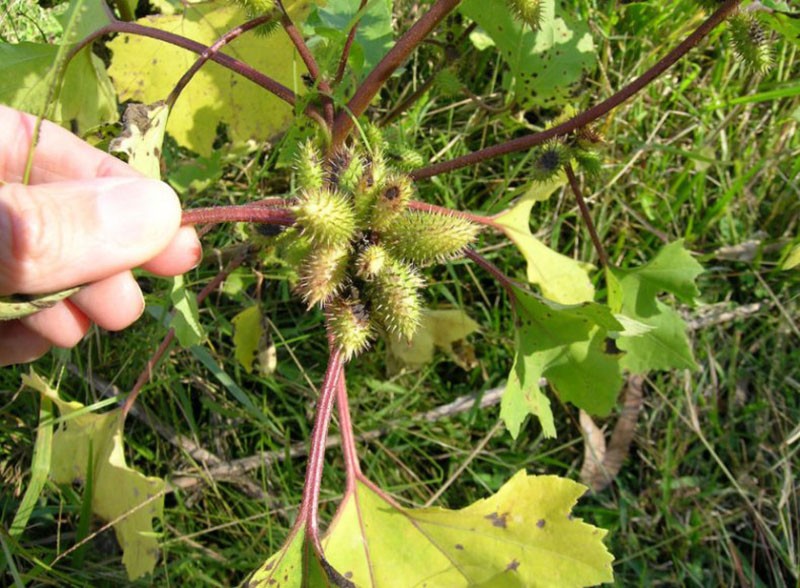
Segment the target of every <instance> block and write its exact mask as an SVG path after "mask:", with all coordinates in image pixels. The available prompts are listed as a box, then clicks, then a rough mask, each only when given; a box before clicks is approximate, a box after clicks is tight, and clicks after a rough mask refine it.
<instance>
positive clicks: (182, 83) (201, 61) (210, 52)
mask: <svg viewBox="0 0 800 588" xmlns="http://www.w3.org/2000/svg"><path fill="white" fill-rule="evenodd" d="M271 19H272V15H270V14H265V15H263V16H259V17H258V18H254V19H253V20H250V21H248V22H246V23H244V24H242V25H239V26H238V27H236V28H233V29H231V30H230V31H228V32H227V33H225V34H224V35H223V36H221V37H220V38H219V39H217V41H216V42H215V43H214V44H213V45H211V47H209V48H208V49H206V50H205V51H203V52H202V53H201V54H200V57H198V58H197V60H196V61H195V62H194V63H193V64H192V66H191V67H190V68H189V69H188V70H186V73H184V74H183V76H181V79H180V80H178V83H177V84H175V88H173V90H172V92H170V94H169V96H168V97H167V100H166V103H167V106H168V107H169V108H170V109H171V108H172V107H173V106H174V104H175V102H176V101H177V100H178V97H179V96H180V95H181V92H183V89H184V88H185V87H186V85H187V84H188V83H189V82H190V81H191V80H192V78H193V77H194V75H195V74H196V73H197V72H198V71H200V68H201V67H203V66H204V65H205V64H206V63H207V62H208V60H209V59H213V58H214V55H216V54H217V53H219V52H220V51H221V50H222V48H223V47H225V46H226V45H228V44H229V43H230V42H231V41H233V40H234V39H237V38H238V37H240V36H241V35H243V34H244V33H246V32H247V31H249V30H251V29H254V28H256V27H257V26H259V25H262V24H264V23H265V22H267V21H269V20H271Z"/></svg>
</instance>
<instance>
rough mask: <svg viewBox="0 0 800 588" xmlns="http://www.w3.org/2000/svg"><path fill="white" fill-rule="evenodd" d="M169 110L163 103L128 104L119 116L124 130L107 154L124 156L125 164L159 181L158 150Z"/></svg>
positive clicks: (159, 154) (159, 162)
mask: <svg viewBox="0 0 800 588" xmlns="http://www.w3.org/2000/svg"><path fill="white" fill-rule="evenodd" d="M168 116H169V109H168V108H167V105H166V104H164V103H163V102H156V103H155V104H150V105H146V104H129V105H128V106H127V107H126V108H125V114H124V115H123V116H122V120H123V122H124V127H125V128H124V130H123V131H122V134H121V135H120V136H119V137H117V138H116V139H114V140H113V141H111V144H110V145H109V151H111V152H112V153H124V154H126V155H127V156H128V164H129V165H130V166H131V167H133V168H134V169H135V170H136V171H138V172H141V173H142V174H144V175H146V176H147V177H149V178H155V179H156V180H160V179H161V147H162V145H163V144H164V133H165V132H166V128H167V117H168Z"/></svg>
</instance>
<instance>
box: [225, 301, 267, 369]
mask: <svg viewBox="0 0 800 588" xmlns="http://www.w3.org/2000/svg"><path fill="white" fill-rule="evenodd" d="M231 322H232V323H233V353H234V355H235V357H236V360H237V361H238V362H239V363H240V364H241V365H242V367H243V368H244V369H245V371H246V372H247V373H248V374H250V373H252V372H253V361H255V359H256V354H257V353H258V350H259V343H260V342H261V338H262V337H263V336H264V325H263V324H262V318H261V307H260V306H259V305H257V304H256V305H254V306H250V307H249V308H245V309H244V310H243V311H242V312H240V313H239V314H237V315H236V316H235V317H233V319H232V320H231Z"/></svg>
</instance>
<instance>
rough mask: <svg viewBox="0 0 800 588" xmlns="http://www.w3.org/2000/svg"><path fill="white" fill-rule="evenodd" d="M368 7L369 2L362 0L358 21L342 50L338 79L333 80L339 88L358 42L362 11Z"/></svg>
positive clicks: (337, 69) (357, 14)
mask: <svg viewBox="0 0 800 588" xmlns="http://www.w3.org/2000/svg"><path fill="white" fill-rule="evenodd" d="M366 6H367V0H361V4H360V5H359V7H358V12H357V13H356V21H355V22H354V23H353V26H351V27H350V31H349V32H348V33H347V40H346V41H345V42H344V48H343V49H342V55H341V57H340V58H339V67H338V68H336V77H335V78H334V80H333V85H334V86H338V85H339V84H340V83H341V82H342V79H344V70H345V69H347V60H348V59H350V49H352V47H353V42H354V41H355V40H356V33H357V32H358V24H359V23H360V22H361V17H362V16H363V15H362V11H363V10H364V8H366Z"/></svg>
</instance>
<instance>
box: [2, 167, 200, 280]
mask: <svg viewBox="0 0 800 588" xmlns="http://www.w3.org/2000/svg"><path fill="white" fill-rule="evenodd" d="M180 218H181V209H180V203H179V201H178V198H177V196H176V195H175V193H174V192H173V191H172V190H171V189H170V188H169V186H167V185H166V184H163V183H161V182H157V181H154V180H147V179H141V178H133V177H131V178H105V179H93V180H83V181H76V182H57V183H52V184H41V185H36V186H23V185H21V184H6V185H4V186H2V187H0V295H5V294H10V293H27V294H37V293H43V292H55V291H58V290H61V289H64V288H67V287H70V286H74V285H78V284H83V283H89V282H94V281H97V280H101V279H103V278H105V277H107V276H110V275H113V274H116V273H120V272H121V271H123V270H127V269H129V268H132V267H137V266H139V265H142V264H143V263H145V262H147V261H149V260H151V259H153V258H154V257H156V256H157V255H158V254H159V253H161V252H162V251H163V250H164V249H165V248H166V247H167V246H168V245H170V243H171V242H172V240H173V237H174V236H175V235H176V233H177V231H178V227H179V225H180ZM182 239H184V240H185V239H187V237H186V236H185V235H184V236H183V237H182ZM191 255H192V254H190V257H191ZM159 263H160V264H161V265H162V266H166V268H167V269H168V268H169V262H167V261H164V260H163V259H162V260H161V261H160V262H159ZM159 263H156V264H155V265H156V266H157V267H158V265H159ZM184 263H185V260H184ZM176 265H177V266H180V265H181V262H180V260H179V262H178V263H176Z"/></svg>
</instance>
